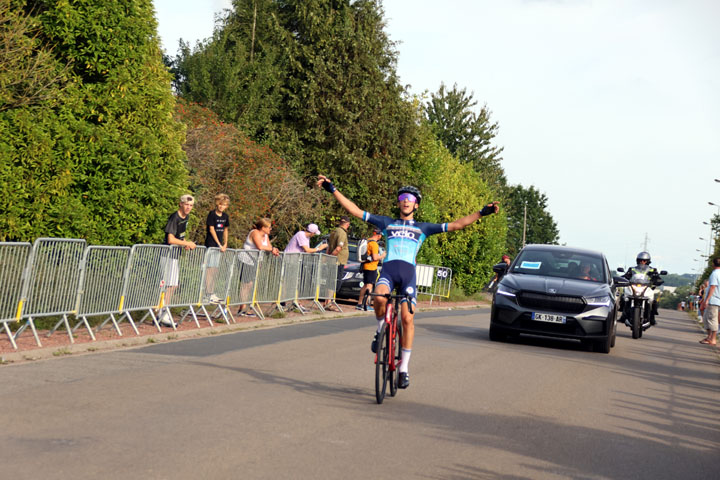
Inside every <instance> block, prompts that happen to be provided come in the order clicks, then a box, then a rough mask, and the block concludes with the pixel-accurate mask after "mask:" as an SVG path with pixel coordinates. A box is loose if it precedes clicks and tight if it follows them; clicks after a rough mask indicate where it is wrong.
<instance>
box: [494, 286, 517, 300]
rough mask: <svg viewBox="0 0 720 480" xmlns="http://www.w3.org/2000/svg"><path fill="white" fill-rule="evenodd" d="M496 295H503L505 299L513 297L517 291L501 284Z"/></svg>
mask: <svg viewBox="0 0 720 480" xmlns="http://www.w3.org/2000/svg"><path fill="white" fill-rule="evenodd" d="M496 293H497V294H498V295H505V296H506V297H514V296H515V295H516V294H517V290H515V289H514V288H510V287H508V286H507V285H502V284H501V285H498V287H497V292H496Z"/></svg>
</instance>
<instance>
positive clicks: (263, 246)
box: [238, 218, 280, 317]
mask: <svg viewBox="0 0 720 480" xmlns="http://www.w3.org/2000/svg"><path fill="white" fill-rule="evenodd" d="M254 227H255V228H253V229H252V230H250V233H248V236H247V238H246V239H245V243H244V244H243V250H265V251H266V252H270V253H272V254H273V255H275V256H278V255H280V251H279V250H278V249H277V248H275V247H273V246H272V245H271V244H270V231H271V230H272V224H271V223H270V219H269V218H261V219H259V220H258V221H257V222H255V225H254ZM245 256H246V257H247V258H243V257H242V254H241V259H242V261H243V263H246V264H248V265H255V262H253V261H252V259H251V258H249V254H248V255H245ZM251 286H252V283H246V284H245V286H244V288H243V290H244V292H243V297H245V296H246V295H247V289H248V288H249V287H251ZM238 315H242V316H247V317H254V316H255V313H253V311H252V310H248V309H247V305H246V304H243V305H240V309H239V310H238Z"/></svg>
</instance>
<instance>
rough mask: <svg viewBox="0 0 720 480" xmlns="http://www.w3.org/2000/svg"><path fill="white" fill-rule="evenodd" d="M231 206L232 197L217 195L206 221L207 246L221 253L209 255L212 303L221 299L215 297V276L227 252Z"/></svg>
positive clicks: (214, 252)
mask: <svg viewBox="0 0 720 480" xmlns="http://www.w3.org/2000/svg"><path fill="white" fill-rule="evenodd" d="M229 205H230V197H228V196H227V195H226V194H224V193H218V194H217V195H215V209H214V210H211V211H210V213H208V216H207V220H205V246H206V247H207V248H212V247H215V248H219V249H220V252H218V251H217V250H213V251H211V252H210V253H209V254H208V259H207V262H208V270H207V277H206V278H207V280H206V290H207V292H210V299H209V300H210V301H211V302H219V301H220V298H219V297H218V296H217V295H215V276H216V275H217V270H218V266H219V265H220V253H221V252H224V251H225V250H227V242H228V229H229V228H230V217H229V216H228V214H227V213H226V212H225V210H227V208H228V206H229Z"/></svg>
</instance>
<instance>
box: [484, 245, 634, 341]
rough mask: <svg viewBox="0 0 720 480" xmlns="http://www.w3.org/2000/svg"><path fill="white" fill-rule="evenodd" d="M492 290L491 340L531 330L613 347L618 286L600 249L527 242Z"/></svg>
mask: <svg viewBox="0 0 720 480" xmlns="http://www.w3.org/2000/svg"><path fill="white" fill-rule="evenodd" d="M493 270H494V271H495V272H496V273H499V275H500V276H501V277H502V278H501V280H500V281H499V282H498V286H497V290H496V291H495V294H494V295H493V302H492V311H491V314H490V340H492V341H500V340H504V339H505V338H506V337H507V336H509V335H515V336H517V335H520V334H531V335H543V336H552V337H559V338H566V339H574V340H580V341H582V342H583V343H587V344H590V345H591V346H592V347H593V349H594V350H595V351H597V352H602V353H610V349H611V348H612V347H614V346H615V334H616V327H615V320H616V315H617V312H618V301H617V296H616V290H617V288H618V287H621V286H625V285H627V280H625V279H624V278H622V277H617V276H616V277H613V276H612V274H611V271H610V269H609V267H608V262H607V259H606V258H605V256H604V255H603V254H602V253H600V252H595V251H591V250H583V249H578V248H570V247H565V246H559V245H527V246H526V247H524V248H523V249H522V250H521V251H520V253H519V254H518V255H517V256H516V257H515V260H514V261H513V262H512V263H511V264H510V265H509V266H508V265H506V264H504V263H500V264H498V265H495V266H494V267H493Z"/></svg>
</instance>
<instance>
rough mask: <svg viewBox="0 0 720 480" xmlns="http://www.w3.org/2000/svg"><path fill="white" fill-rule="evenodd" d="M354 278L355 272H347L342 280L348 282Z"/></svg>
mask: <svg viewBox="0 0 720 480" xmlns="http://www.w3.org/2000/svg"><path fill="white" fill-rule="evenodd" d="M352 276H353V272H345V275H343V278H342V279H343V280H348V279H350V278H352Z"/></svg>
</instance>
